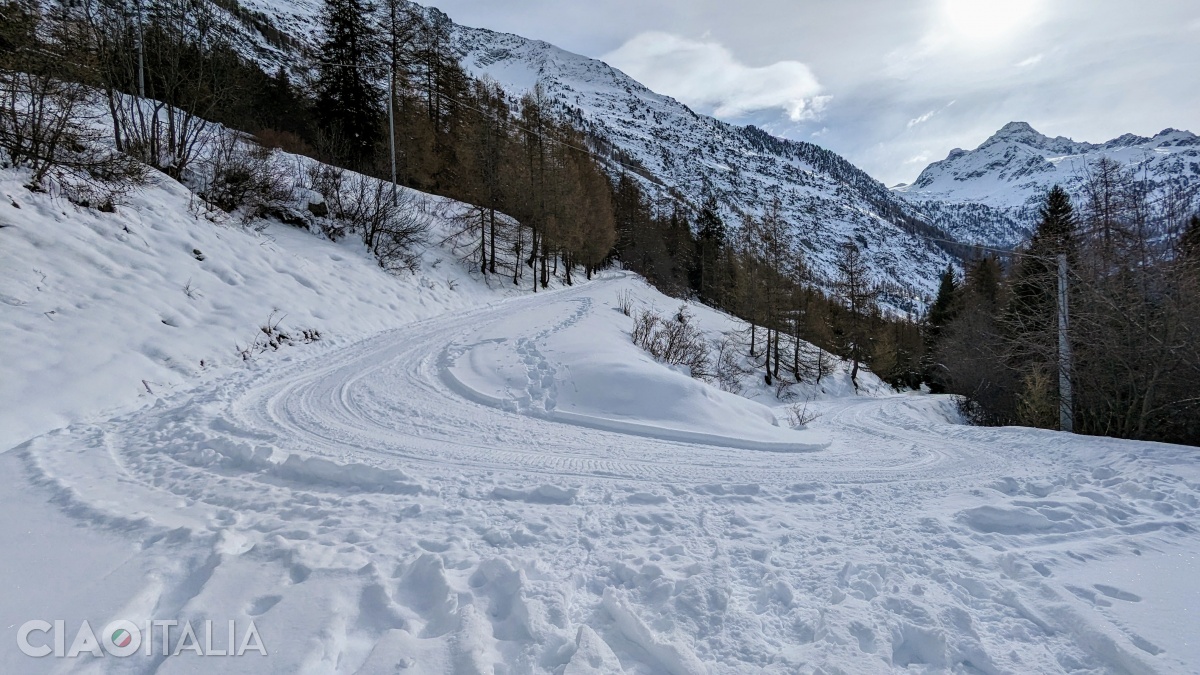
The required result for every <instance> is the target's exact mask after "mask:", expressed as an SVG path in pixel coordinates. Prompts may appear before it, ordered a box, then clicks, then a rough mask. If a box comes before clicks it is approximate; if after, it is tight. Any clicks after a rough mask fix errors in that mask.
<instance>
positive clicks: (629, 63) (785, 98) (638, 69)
mask: <svg viewBox="0 0 1200 675" xmlns="http://www.w3.org/2000/svg"><path fill="white" fill-rule="evenodd" d="M603 60H604V61H606V62H608V63H610V64H612V65H613V66H615V67H617V68H620V69H621V70H623V71H625V72H626V73H628V74H629V75H630V76H632V77H633V78H634V79H637V80H639V81H641V82H642V83H643V84H645V85H646V86H648V87H650V88H651V89H653V90H654V91H657V92H660V93H663V94H667V95H669V96H673V97H675V98H677V99H679V100H680V101H682V102H683V103H685V104H687V105H689V106H693V107H700V108H706V109H710V110H711V111H712V114H713V115H714V116H716V117H723V118H735V117H739V116H741V115H744V114H746V113H750V112H755V111H759V110H769V109H773V108H777V109H782V110H784V111H786V112H787V115H788V117H789V118H791V120H792V121H794V122H799V121H801V120H804V119H811V118H813V117H815V116H816V115H817V114H818V113H819V112H820V111H821V108H822V107H823V106H824V104H825V103H826V102H827V101H828V97H823V96H820V93H821V85H820V83H819V82H818V81H817V78H816V75H814V74H813V72H812V70H811V69H809V67H808V66H806V65H805V64H803V63H800V62H799V61H779V62H777V63H773V64H771V65H769V66H762V67H751V66H747V65H745V64H744V63H741V62H740V61H738V60H737V58H736V57H735V56H734V54H733V52H731V51H730V50H729V49H727V48H726V47H724V46H723V45H721V44H719V43H716V42H709V41H700V40H691V39H688V38H684V37H681V36H679V35H673V34H671V33H662V32H647V33H642V34H640V35H637V36H636V37H634V38H632V39H631V40H629V41H628V42H626V43H625V44H624V45H622V46H621V47H620V48H618V49H617V50H616V51H613V52H611V53H609V54H606V55H605V56H604V57H603Z"/></svg>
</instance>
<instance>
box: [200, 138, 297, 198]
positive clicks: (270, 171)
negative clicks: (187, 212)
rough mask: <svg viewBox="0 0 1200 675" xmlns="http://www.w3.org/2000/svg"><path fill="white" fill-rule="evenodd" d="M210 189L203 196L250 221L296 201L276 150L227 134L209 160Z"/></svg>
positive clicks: (216, 146)
mask: <svg viewBox="0 0 1200 675" xmlns="http://www.w3.org/2000/svg"><path fill="white" fill-rule="evenodd" d="M207 163H208V168H209V176H210V178H209V179H208V185H207V186H206V187H205V189H204V190H203V191H202V196H203V197H204V198H205V199H206V200H207V201H208V202H210V203H211V204H213V205H214V206H216V207H217V208H219V209H221V210H222V211H225V212H226V213H233V212H235V211H238V210H242V211H244V212H245V215H246V216H247V217H249V218H257V217H262V216H265V215H267V214H269V213H273V212H276V211H279V210H280V209H283V208H285V207H286V206H287V205H288V204H289V203H290V202H291V201H292V200H293V186H292V180H291V176H290V172H289V170H288V168H287V167H286V166H284V165H283V164H282V163H281V162H280V161H278V157H277V155H276V153H275V151H274V150H271V149H270V148H265V147H262V146H259V145H254V144H250V143H247V142H245V141H243V140H241V139H240V138H238V137H237V136H236V135H234V134H225V135H223V136H222V137H221V139H220V140H219V141H218V142H217V143H216V145H215V147H214V148H213V151H212V153H211V154H210V156H209V157H208V162H207Z"/></svg>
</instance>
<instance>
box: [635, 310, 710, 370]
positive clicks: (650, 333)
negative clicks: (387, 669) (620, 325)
mask: <svg viewBox="0 0 1200 675" xmlns="http://www.w3.org/2000/svg"><path fill="white" fill-rule="evenodd" d="M692 319H693V317H692V315H691V313H690V312H688V309H687V306H686V305H682V306H680V308H679V311H677V312H676V313H675V316H673V317H671V318H669V319H663V318H662V317H659V316H658V315H656V314H654V313H652V312H650V311H649V310H647V311H644V312H642V313H641V314H639V315H638V316H637V317H635V318H634V325H633V332H632V337H633V342H634V344H636V345H637V346H639V347H641V348H642V349H644V350H646V351H647V352H649V353H650V355H651V356H653V357H654V358H656V359H658V360H659V361H662V362H663V363H666V364H668V365H672V366H684V367H686V368H687V369H688V370H689V372H690V373H691V375H692V377H695V378H697V379H709V378H711V377H712V374H711V373H710V365H711V361H710V359H709V355H708V344H707V343H706V342H705V341H704V336H703V334H702V333H701V332H700V329H699V328H697V327H696V326H695V325H694V324H693V322H692Z"/></svg>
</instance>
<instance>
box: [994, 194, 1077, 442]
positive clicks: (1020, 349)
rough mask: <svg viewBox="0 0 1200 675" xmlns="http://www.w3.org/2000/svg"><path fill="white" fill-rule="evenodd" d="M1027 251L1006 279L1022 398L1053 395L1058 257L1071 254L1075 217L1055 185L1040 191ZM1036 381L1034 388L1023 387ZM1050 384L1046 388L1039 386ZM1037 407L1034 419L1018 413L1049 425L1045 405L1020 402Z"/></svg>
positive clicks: (1011, 347) (1030, 421)
mask: <svg viewBox="0 0 1200 675" xmlns="http://www.w3.org/2000/svg"><path fill="white" fill-rule="evenodd" d="M1040 216H1041V220H1040V221H1039V222H1038V226H1037V229H1036V230H1035V232H1034V235H1033V239H1032V240H1031V242H1030V245H1029V250H1028V251H1026V252H1025V253H1024V254H1023V255H1021V258H1020V261H1019V263H1018V265H1017V267H1016V270H1015V273H1014V275H1013V279H1012V282H1011V293H1010V298H1009V304H1008V309H1007V311H1006V313H1005V323H1006V328H1007V330H1006V332H1007V337H1008V345H1009V350H1008V351H1009V365H1010V367H1011V368H1012V369H1013V370H1015V371H1016V372H1017V373H1019V374H1020V377H1021V381H1022V382H1023V384H1024V385H1025V386H1026V391H1024V392H1023V394H1022V398H1024V399H1029V400H1032V399H1033V398H1036V399H1038V400H1041V399H1044V398H1046V397H1050V396H1053V397H1057V396H1058V393H1057V387H1058V384H1057V382H1058V380H1057V376H1055V377H1049V376H1048V375H1047V374H1048V373H1056V372H1057V368H1058V366H1057V360H1058V256H1059V255H1064V254H1065V255H1066V256H1067V257H1068V259H1069V260H1071V261H1073V260H1074V258H1075V255H1074V253H1075V243H1076V235H1075V228H1076V219H1075V211H1074V208H1073V207H1072V206H1071V200H1070V198H1069V197H1068V196H1067V194H1066V192H1065V191H1063V189H1062V188H1060V187H1058V186H1057V185H1056V186H1055V187H1054V188H1053V189H1052V190H1050V193H1049V194H1048V195H1047V196H1046V202H1045V204H1044V205H1043V206H1042V209H1041V211H1040ZM1035 383H1036V384H1037V385H1038V389H1037V390H1036V391H1034V390H1031V389H1029V388H1028V387H1029V386H1032V385H1033V384H1035ZM1046 387H1051V390H1050V391H1043V389H1045V388H1046ZM1023 409H1024V410H1025V411H1032V410H1037V411H1039V416H1038V417H1037V418H1022V419H1021V421H1022V422H1025V423H1027V424H1030V425H1032V426H1046V427H1049V426H1053V424H1054V423H1055V422H1056V421H1057V418H1056V416H1054V415H1049V414H1044V415H1043V414H1041V412H1040V411H1043V410H1044V409H1045V406H1040V405H1039V406H1025V407H1024V408H1023Z"/></svg>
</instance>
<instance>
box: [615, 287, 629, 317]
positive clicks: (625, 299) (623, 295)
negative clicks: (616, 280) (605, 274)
mask: <svg viewBox="0 0 1200 675" xmlns="http://www.w3.org/2000/svg"><path fill="white" fill-rule="evenodd" d="M617 309H618V310H619V311H620V312H621V313H622V314H624V315H625V316H633V293H632V292H631V291H628V290H624V291H621V292H620V293H618V294H617Z"/></svg>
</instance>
